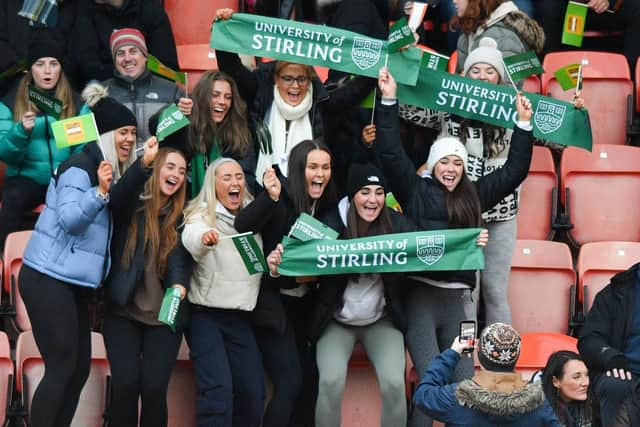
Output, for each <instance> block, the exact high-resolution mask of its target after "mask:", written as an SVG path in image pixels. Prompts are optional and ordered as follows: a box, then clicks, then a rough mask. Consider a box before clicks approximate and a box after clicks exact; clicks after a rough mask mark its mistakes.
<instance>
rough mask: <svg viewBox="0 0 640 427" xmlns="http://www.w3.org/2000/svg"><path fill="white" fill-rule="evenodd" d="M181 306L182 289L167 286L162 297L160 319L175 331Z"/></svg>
mask: <svg viewBox="0 0 640 427" xmlns="http://www.w3.org/2000/svg"><path fill="white" fill-rule="evenodd" d="M179 308H180V289H177V288H174V287H171V288H167V290H166V291H165V292H164V297H162V305H161V306H160V312H159V313H158V321H159V322H162V323H164V324H165V325H167V326H168V327H169V328H171V330H172V331H173V332H175V331H176V317H178V309H179Z"/></svg>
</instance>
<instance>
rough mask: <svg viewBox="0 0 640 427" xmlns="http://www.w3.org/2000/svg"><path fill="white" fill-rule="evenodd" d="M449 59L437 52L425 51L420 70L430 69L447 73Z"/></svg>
mask: <svg viewBox="0 0 640 427" xmlns="http://www.w3.org/2000/svg"><path fill="white" fill-rule="evenodd" d="M448 64H449V57H448V56H445V55H441V54H439V53H437V52H429V51H426V50H425V51H423V53H422V61H421V62H420V68H430V69H432V70H437V71H447V65H448Z"/></svg>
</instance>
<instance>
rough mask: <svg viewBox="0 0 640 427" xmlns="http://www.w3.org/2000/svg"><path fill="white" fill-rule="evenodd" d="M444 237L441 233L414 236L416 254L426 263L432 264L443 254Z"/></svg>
mask: <svg viewBox="0 0 640 427" xmlns="http://www.w3.org/2000/svg"><path fill="white" fill-rule="evenodd" d="M444 244H445V237H444V235H442V234H437V235H433V236H417V237H416V255H417V256H418V259H419V260H420V261H422V262H424V263H425V264H427V265H433V264H435V263H436V262H438V261H439V260H440V258H442V256H443V255H444Z"/></svg>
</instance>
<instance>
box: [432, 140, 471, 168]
mask: <svg viewBox="0 0 640 427" xmlns="http://www.w3.org/2000/svg"><path fill="white" fill-rule="evenodd" d="M450 155H455V156H458V157H460V159H462V163H463V164H464V170H465V171H466V170H467V149H466V148H465V147H464V145H463V144H462V142H460V140H459V139H458V138H454V137H444V138H438V139H436V140H435V141H434V143H433V144H432V145H431V149H430V150H429V157H428V158H427V170H428V171H429V173H430V174H433V168H434V167H435V166H436V163H438V162H439V161H440V159H442V158H443V157H446V156H450Z"/></svg>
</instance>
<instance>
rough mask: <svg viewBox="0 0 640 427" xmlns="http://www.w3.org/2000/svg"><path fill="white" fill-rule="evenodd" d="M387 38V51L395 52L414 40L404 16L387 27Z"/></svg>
mask: <svg viewBox="0 0 640 427" xmlns="http://www.w3.org/2000/svg"><path fill="white" fill-rule="evenodd" d="M387 40H388V43H389V52H397V51H399V50H400V49H402V48H403V47H406V46H409V45H410V44H412V43H414V42H415V41H416V39H415V38H414V37H413V32H412V31H411V28H409V25H408V24H407V18H406V17H402V18H400V19H398V20H397V21H396V22H394V24H393V25H392V26H391V28H390V29H389V37H388V39H387Z"/></svg>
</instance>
